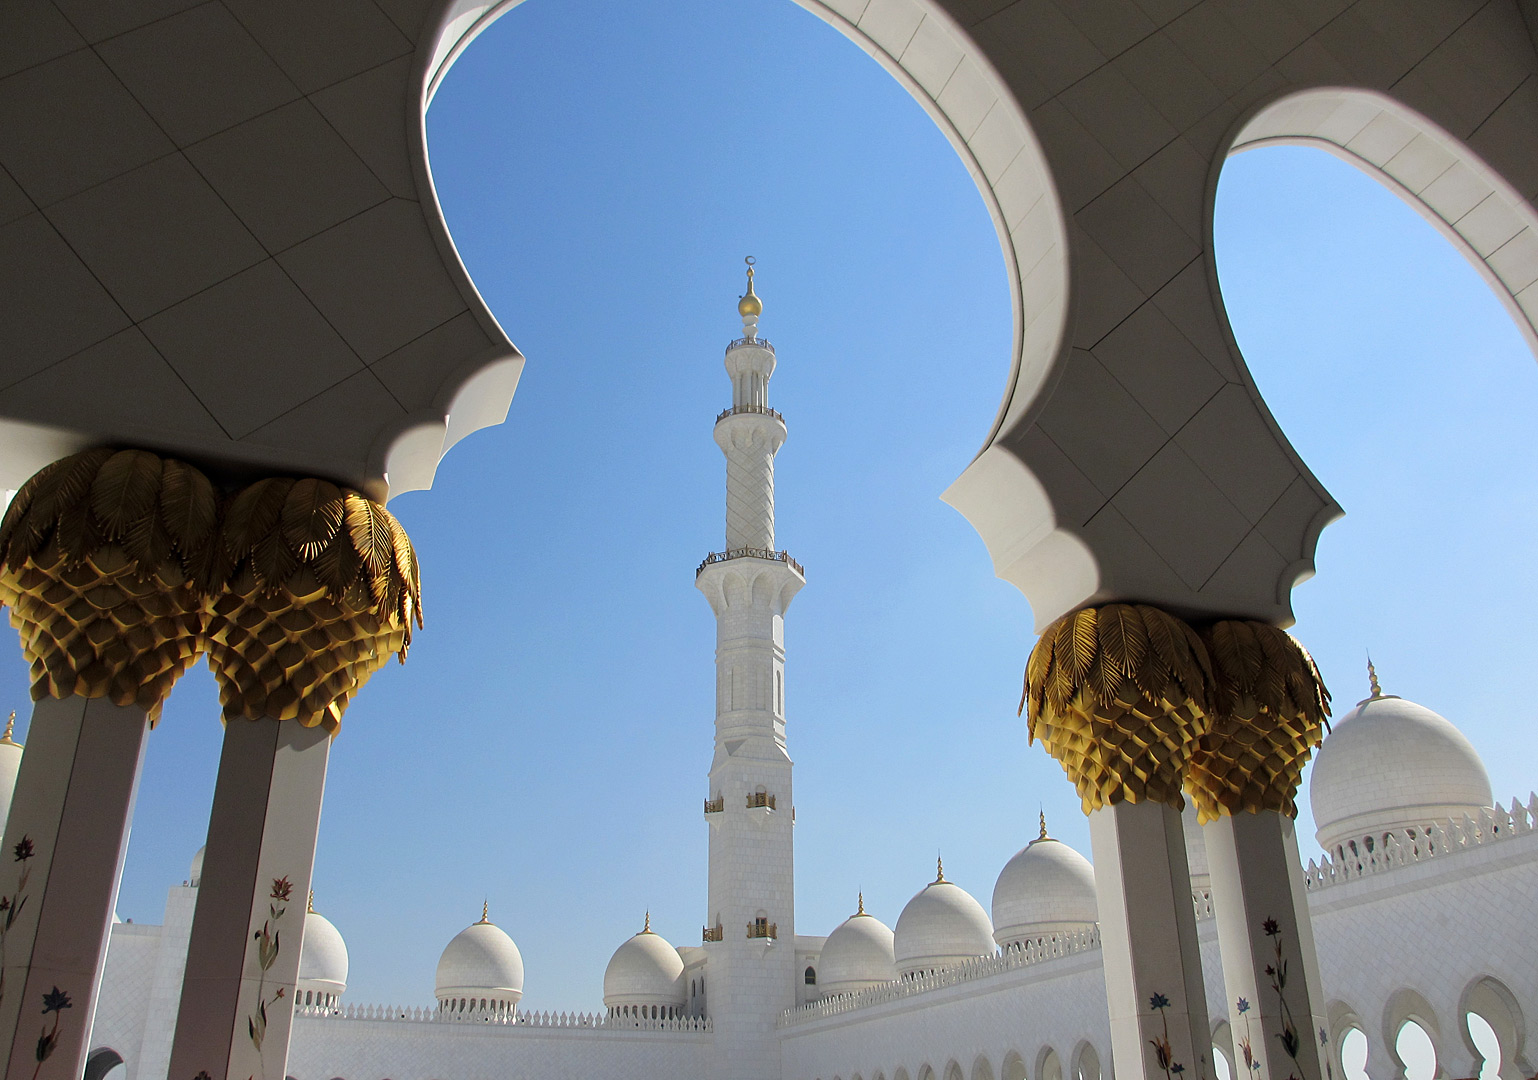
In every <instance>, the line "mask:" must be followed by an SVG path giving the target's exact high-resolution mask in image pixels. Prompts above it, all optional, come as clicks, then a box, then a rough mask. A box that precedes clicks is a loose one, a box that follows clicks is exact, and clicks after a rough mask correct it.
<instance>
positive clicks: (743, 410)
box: [716, 405, 785, 424]
mask: <svg viewBox="0 0 1538 1080" xmlns="http://www.w3.org/2000/svg"><path fill="white" fill-rule="evenodd" d="M745 414H751V415H754V416H772V417H774V418H775V419H776V420H778V421H779V422H780V423H782V424H783V423H784V422H785V417H783V416H781V415H780V411H779V410H778V409H771V408H770V407H769V406H767V405H733V406H732V407H731V408H730V409H722V410H721V415H720V416H718V417H716V423H718V424H719V423H720V422H721V421H722V420H725V419H726V418H727V417H728V416H743V415H745Z"/></svg>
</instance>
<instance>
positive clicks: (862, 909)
mask: <svg viewBox="0 0 1538 1080" xmlns="http://www.w3.org/2000/svg"><path fill="white" fill-rule="evenodd" d="M855 914H856V915H864V914H865V891H864V890H863V889H862V890H861V891H860V910H858V911H856V912H855Z"/></svg>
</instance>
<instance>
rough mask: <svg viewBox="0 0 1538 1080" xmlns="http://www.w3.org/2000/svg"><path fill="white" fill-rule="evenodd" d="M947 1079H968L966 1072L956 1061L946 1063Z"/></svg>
mask: <svg viewBox="0 0 1538 1080" xmlns="http://www.w3.org/2000/svg"><path fill="white" fill-rule="evenodd" d="M945 1080H967V1078H966V1074H965V1073H963V1072H962V1071H961V1066H960V1065H958V1064H956V1063H955V1062H954V1061H950V1062H947V1063H946V1065H945Z"/></svg>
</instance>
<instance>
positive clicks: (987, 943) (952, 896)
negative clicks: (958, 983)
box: [893, 867, 994, 977]
mask: <svg viewBox="0 0 1538 1080" xmlns="http://www.w3.org/2000/svg"><path fill="white" fill-rule="evenodd" d="M893 937H894V941H893V945H894V951H895V953H896V960H897V973H898V974H899V975H901V976H904V977H907V976H909V975H915V974H919V973H921V972H929V971H937V970H939V969H940V968H946V967H955V966H956V965H957V964H961V963H965V962H966V961H968V960H975V959H976V958H977V957H979V956H992V955H993V952H994V947H993V945H994V943H993V924H992V923H990V922H989V921H988V913H987V912H986V911H984V910H983V906H982V905H981V904H979V903H978V902H977V901H976V900H974V899H973V898H972V895H971V894H970V893H968V892H967V891H966V890H965V889H963V888H961V887H960V886H958V885H953V884H952V883H951V882H949V881H946V880H945V871H944V868H943V867H942V868H941V871H940V876H939V877H938V878H937V879H936V880H934V881H932V882H931V883H930V884H928V885H925V886H924V888H923V891H922V892H920V893H919V894H918V895H917V896H915V897H914V898H913V899H912V900H909V901H908V906H907V907H905V908H903V912H902V914H901V915H900V916H898V918H897V931H896V933H895V934H894V935H893Z"/></svg>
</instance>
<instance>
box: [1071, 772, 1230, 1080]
mask: <svg viewBox="0 0 1538 1080" xmlns="http://www.w3.org/2000/svg"><path fill="white" fill-rule="evenodd" d="M1089 832H1090V842H1091V844H1092V845H1093V848H1094V855H1095V892H1096V896H1097V899H1098V901H1099V905H1100V940H1101V951H1102V955H1103V958H1104V964H1105V985H1106V1003H1107V1005H1108V1006H1109V1009H1110V1018H1111V1048H1112V1053H1113V1054H1114V1058H1115V1068H1116V1076H1117V1078H1118V1080H1153V1078H1155V1077H1158V1078H1162V1080H1175V1078H1176V1077H1180V1076H1181V1075H1182V1074H1185V1077H1184V1080H1199V1078H1201V1077H1204V1076H1205V1077H1210V1076H1212V1075H1213V1072H1212V1066H1211V1057H1212V1047H1211V1039H1210V1037H1209V1035H1208V1032H1209V1030H1210V1029H1209V1027H1208V1023H1207V997H1206V993H1205V990H1204V987H1203V982H1202V959H1201V951H1200V949H1199V947H1198V945H1197V938H1196V910H1195V908H1194V906H1193V905H1192V902H1191V885H1190V880H1191V878H1190V871H1189V870H1188V869H1187V864H1186V849H1185V834H1184V832H1183V830H1182V828H1181V824H1180V811H1178V810H1176V809H1174V808H1173V807H1171V806H1169V805H1168V804H1166V803H1162V802H1153V801H1146V802H1139V803H1129V802H1120V803H1115V804H1113V805H1110V806H1105V807H1101V808H1100V809H1098V810H1095V811H1093V812H1092V813H1090V814H1089ZM1176 1066H1179V1068H1176Z"/></svg>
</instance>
